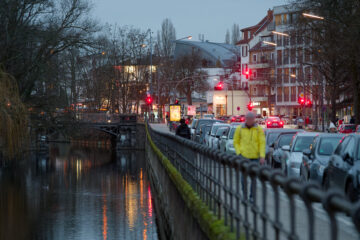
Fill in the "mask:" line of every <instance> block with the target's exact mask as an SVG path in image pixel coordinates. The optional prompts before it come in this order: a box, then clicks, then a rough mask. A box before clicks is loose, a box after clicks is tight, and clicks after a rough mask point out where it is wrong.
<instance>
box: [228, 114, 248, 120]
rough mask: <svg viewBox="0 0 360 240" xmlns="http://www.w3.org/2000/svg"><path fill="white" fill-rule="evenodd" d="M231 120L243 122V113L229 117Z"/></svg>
mask: <svg viewBox="0 0 360 240" xmlns="http://www.w3.org/2000/svg"><path fill="white" fill-rule="evenodd" d="M230 121H231V122H245V115H236V116H232V117H231V118H230Z"/></svg>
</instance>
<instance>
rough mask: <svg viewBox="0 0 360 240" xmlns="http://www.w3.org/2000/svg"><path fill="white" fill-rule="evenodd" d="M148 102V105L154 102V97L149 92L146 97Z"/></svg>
mask: <svg viewBox="0 0 360 240" xmlns="http://www.w3.org/2000/svg"><path fill="white" fill-rule="evenodd" d="M145 101H146V104H147V105H150V104H152V102H153V99H152V97H151V96H150V94H148V95H147V97H146V100H145Z"/></svg>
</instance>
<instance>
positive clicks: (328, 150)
mask: <svg viewBox="0 0 360 240" xmlns="http://www.w3.org/2000/svg"><path fill="white" fill-rule="evenodd" d="M344 136H345V135H343V134H336V133H323V134H320V135H319V136H317V137H316V138H315V139H314V142H313V143H312V147H311V149H305V150H304V151H303V158H302V164H301V166H300V177H301V179H302V180H304V181H307V180H313V181H316V182H318V183H320V184H323V173H324V169H325V168H326V167H327V165H328V162H329V159H330V156H331V154H333V152H334V151H335V149H336V147H337V146H338V145H339V143H340V140H341V139H342V138H343V137H344Z"/></svg>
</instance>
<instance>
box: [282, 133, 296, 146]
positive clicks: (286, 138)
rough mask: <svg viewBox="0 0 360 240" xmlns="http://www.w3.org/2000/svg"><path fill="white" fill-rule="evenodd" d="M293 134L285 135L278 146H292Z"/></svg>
mask: <svg viewBox="0 0 360 240" xmlns="http://www.w3.org/2000/svg"><path fill="white" fill-rule="evenodd" d="M293 136H294V135H293V134H284V135H282V136H281V137H280V139H279V143H278V146H279V147H282V146H285V145H290V142H291V139H292V138H293Z"/></svg>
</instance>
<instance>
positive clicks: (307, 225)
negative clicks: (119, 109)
mask: <svg viewBox="0 0 360 240" xmlns="http://www.w3.org/2000/svg"><path fill="white" fill-rule="evenodd" d="M149 132H150V136H151V138H152V140H153V141H154V143H155V144H156V145H157V147H158V148H159V149H160V150H161V151H162V153H163V154H164V155H165V156H166V157H167V158H168V159H169V160H170V161H171V162H172V164H173V165H174V166H175V167H176V168H177V170H178V171H179V172H180V174H181V175H182V176H183V178H184V179H185V180H186V181H187V182H188V183H189V184H190V185H191V186H192V188H193V189H194V190H195V191H196V192H197V194H198V195H199V197H200V198H201V199H202V200H203V201H204V202H205V203H206V205H207V206H208V207H209V209H210V210H211V211H212V212H213V214H214V215H215V216H217V217H218V218H219V219H223V220H224V223H225V225H226V226H229V227H230V230H231V231H233V232H234V233H236V236H237V238H238V239H240V238H241V239H243V238H244V237H245V239H276V240H277V239H294V240H295V239H310V240H313V239H332V240H336V239H359V232H360V205H359V204H352V203H350V202H349V201H347V200H346V199H345V198H344V197H343V194H341V193H339V192H336V191H328V192H324V191H323V190H321V188H320V187H319V186H318V185H316V184H312V183H306V184H304V183H302V182H300V181H299V180H298V179H294V178H287V177H286V176H284V175H283V174H282V173H281V172H279V171H275V170H272V169H270V168H269V167H267V166H260V165H258V164H257V163H254V162H250V161H248V160H246V159H241V158H240V157H238V156H233V155H228V154H225V153H221V152H219V151H217V150H212V149H210V148H208V147H206V146H204V145H200V144H198V143H195V142H192V141H190V140H187V139H183V138H179V137H177V136H174V135H172V134H170V133H164V132H159V131H156V130H154V129H152V128H151V127H150V126H149ZM251 184H252V185H253V187H254V190H253V191H252V194H253V196H252V199H250V198H248V194H249V193H250V192H251V189H250V188H251Z"/></svg>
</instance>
